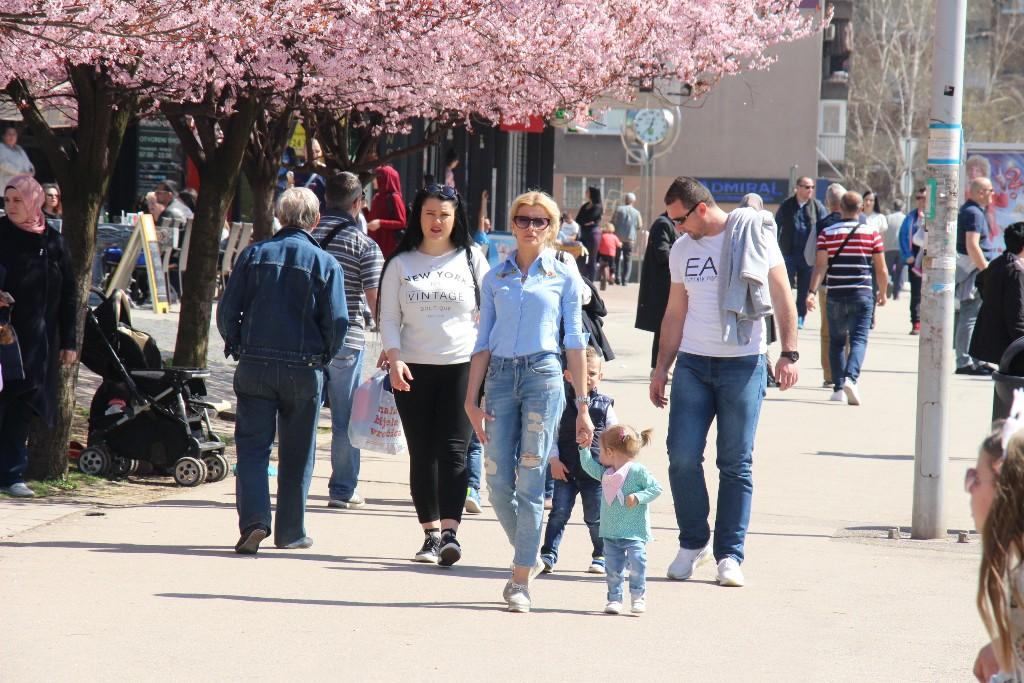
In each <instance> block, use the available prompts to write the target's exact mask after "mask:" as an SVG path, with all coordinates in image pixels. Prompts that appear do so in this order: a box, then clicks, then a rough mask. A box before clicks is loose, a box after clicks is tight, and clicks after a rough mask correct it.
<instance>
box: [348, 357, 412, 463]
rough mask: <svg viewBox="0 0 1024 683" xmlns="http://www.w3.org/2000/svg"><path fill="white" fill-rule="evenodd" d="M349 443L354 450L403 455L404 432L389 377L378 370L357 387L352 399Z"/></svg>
mask: <svg viewBox="0 0 1024 683" xmlns="http://www.w3.org/2000/svg"><path fill="white" fill-rule="evenodd" d="M348 440H349V441H350V442H351V444H352V447H353V448H358V449H360V450H369V451H374V452H375V453H387V454H389V455H401V454H402V453H404V452H405V449H406V443H405V430H403V429H402V419H401V418H400V417H399V415H398V407H397V406H396V405H395V395H394V393H392V390H391V380H390V379H389V377H388V373H386V372H385V371H383V370H378V371H377V372H375V373H374V375H373V377H370V378H369V379H368V380H366V381H365V382H363V383H362V384H360V385H359V386H358V387H357V388H356V390H355V393H354V394H353V395H352V415H351V417H350V418H349V422H348Z"/></svg>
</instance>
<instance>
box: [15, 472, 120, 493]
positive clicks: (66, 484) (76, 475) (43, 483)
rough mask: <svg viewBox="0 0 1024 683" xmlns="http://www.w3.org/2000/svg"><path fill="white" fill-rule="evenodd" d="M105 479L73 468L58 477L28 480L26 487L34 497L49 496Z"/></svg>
mask: <svg viewBox="0 0 1024 683" xmlns="http://www.w3.org/2000/svg"><path fill="white" fill-rule="evenodd" d="M106 481H107V480H106V479H104V478H103V477H95V476H92V475H89V474H83V473H82V472H79V471H78V469H77V468H73V469H70V470H68V473H67V475H65V476H64V477H62V478H60V479H43V480H38V481H29V482H28V487H29V488H30V489H32V490H33V491H35V492H36V498H48V497H51V496H59V495H61V494H64V493H70V492H72V491H78V490H80V489H83V488H89V487H92V486H97V485H101V484H103V483H105V482H106ZM5 497H7V496H5Z"/></svg>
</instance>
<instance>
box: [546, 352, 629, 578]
mask: <svg viewBox="0 0 1024 683" xmlns="http://www.w3.org/2000/svg"><path fill="white" fill-rule="evenodd" d="M601 378H602V373H601V356H600V355H599V354H598V353H597V351H595V350H594V348H593V347H588V348H587V390H588V391H589V395H590V408H589V410H590V419H591V420H592V421H593V423H594V439H593V442H592V444H591V453H593V455H592V456H587V457H593V458H594V459H595V460H596V458H598V457H599V455H600V452H601V445H600V444H601V442H600V438H601V433H602V432H603V431H604V430H605V429H606V428H607V427H610V426H612V425H614V424H616V423H617V422H618V419H617V418H616V416H615V410H614V408H613V405H614V403H615V401H614V400H613V399H612V398H610V397H609V396H606V395H604V394H602V393H599V392H598V383H599V382H600V381H601ZM565 379H566V385H565V412H563V413H562V422H561V425H560V426H559V429H558V439H557V440H556V442H555V447H554V449H553V452H552V454H551V459H550V467H551V475H552V477H554V479H555V491H554V498H553V499H552V507H551V512H550V513H549V514H548V525H547V529H546V530H545V532H544V545H542V546H541V549H540V559H541V562H543V563H544V572H545V573H550V572H552V571H553V570H554V568H555V563H556V562H557V561H558V546H559V544H560V543H561V541H562V533H563V532H564V531H565V525H566V524H567V523H568V521H569V517H570V516H572V509H573V507H574V506H575V505H576V497H577V496H579V497H580V498H582V499H583V521H584V522H585V523H586V525H587V528H588V529H589V530H590V540H591V542H592V543H593V545H594V551H593V555H592V556H591V561H590V567H589V568H588V569H587V571H588V572H590V573H591V574H601V575H603V574H604V573H605V569H604V542H603V541H602V540H601V534H600V523H601V482H600V481H597V480H595V479H593V478H592V477H589V476H587V474H586V472H584V470H583V467H582V465H581V464H580V457H581V456H580V451H579V445H578V444H577V443H576V415H577V407H576V401H575V398H576V395H575V393H574V392H573V390H572V385H571V384H570V382H571V381H572V377H571V375H570V374H569V371H568V370H566V371H565Z"/></svg>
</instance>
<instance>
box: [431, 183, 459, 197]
mask: <svg viewBox="0 0 1024 683" xmlns="http://www.w3.org/2000/svg"><path fill="white" fill-rule="evenodd" d="M423 191H424V192H426V193H427V194H428V195H437V196H438V197H440V198H441V199H445V200H448V201H455V200H456V199H458V198H459V193H458V191H457V190H456V189H455V188H454V187H452V186H451V185H438V184H437V183H434V184H433V185H427V186H426V187H425V188H423Z"/></svg>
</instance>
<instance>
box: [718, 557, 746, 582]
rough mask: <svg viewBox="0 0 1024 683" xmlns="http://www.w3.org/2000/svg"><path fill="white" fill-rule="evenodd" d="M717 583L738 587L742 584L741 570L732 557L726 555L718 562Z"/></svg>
mask: <svg viewBox="0 0 1024 683" xmlns="http://www.w3.org/2000/svg"><path fill="white" fill-rule="evenodd" d="M718 583H719V585H721V586H729V587H731V588H739V587H740V586H742V585H743V583H744V580H743V570H741V569H740V563H739V562H737V561H736V558H734V557H726V558H724V559H723V560H722V561H721V562H719V563H718Z"/></svg>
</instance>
